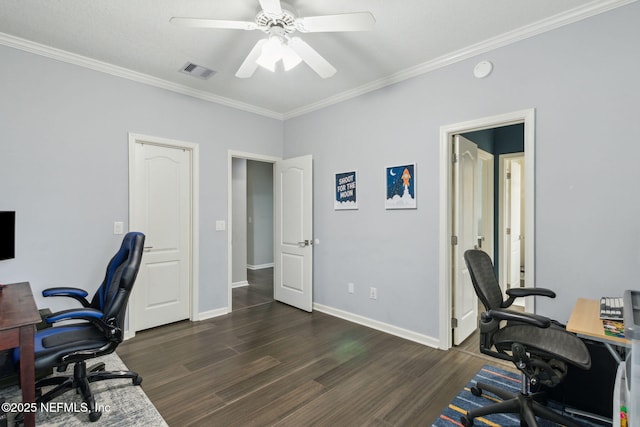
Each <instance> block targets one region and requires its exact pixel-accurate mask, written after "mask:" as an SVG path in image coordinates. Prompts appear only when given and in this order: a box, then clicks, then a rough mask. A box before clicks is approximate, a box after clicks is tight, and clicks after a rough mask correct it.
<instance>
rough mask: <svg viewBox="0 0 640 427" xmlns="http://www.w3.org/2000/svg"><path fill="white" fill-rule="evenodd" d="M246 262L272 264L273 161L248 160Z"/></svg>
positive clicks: (259, 265) (256, 265)
mask: <svg viewBox="0 0 640 427" xmlns="http://www.w3.org/2000/svg"><path fill="white" fill-rule="evenodd" d="M249 218H250V219H251V220H250V222H249V223H248V224H247V264H249V266H250V267H268V266H271V265H273V164H272V163H266V162H256V161H253V160H249V161H247V219H249Z"/></svg>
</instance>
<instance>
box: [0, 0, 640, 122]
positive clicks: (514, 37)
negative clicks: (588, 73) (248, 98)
mask: <svg viewBox="0 0 640 427" xmlns="http://www.w3.org/2000/svg"><path fill="white" fill-rule="evenodd" d="M636 1H638V0H607V1H602V0H594V1H592V2H590V3H587V4H585V5H583V6H580V7H577V8H574V9H571V10H569V11H566V12H563V13H560V14H557V15H554V16H552V17H550V18H547V19H543V20H541V21H538V22H535V23H533V24H530V25H527V26H524V27H521V28H519V29H517V30H514V31H510V32H507V33H504V34H502V35H500V36H497V37H493V38H490V39H487V40H485V41H482V42H479V43H476V44H473V45H471V46H467V47H465V48H463V49H460V50H457V51H454V52H451V53H449V54H446V55H443V56H440V57H439V58H436V59H434V60H431V61H427V62H424V63H422V64H418V65H416V66H413V67H410V68H407V69H405V70H402V71H399V72H397V73H395V74H392V75H390V76H387V77H383V78H381V79H378V80H374V81H372V82H369V83H367V84H364V85H362V86H359V87H357V88H354V89H351V90H348V91H345V92H341V93H338V94H336V95H333V96H330V97H328V98H325V99H322V100H320V101H318V102H314V103H311V104H308V105H305V106H303V107H300V108H296V109H293V110H290V111H288V112H286V113H278V112H276V111H272V110H268V109H266V108H262V107H258V106H255V105H251V104H247V103H244V102H240V101H236V100H234V99H231V98H225V97H222V96H218V95H214V94H212V93H210V92H206V91H202V90H198V89H193V88H190V87H188V86H184V85H180V84H177V83H172V82H169V81H167V80H163V79H159V78H157V77H153V76H150V75H148V74H144V73H139V72H137V71H133V70H129V69H127V68H124V67H119V66H116V65H112V64H108V63H106V62H102V61H98V60H95V59H92V58H87V57H85V56H82V55H77V54H74V53H71V52H67V51H64V50H61V49H57V48H54V47H51V46H46V45H43V44H40V43H35V42H32V41H29V40H25V39H22V38H19V37H15V36H11V35H9V34H5V33H2V32H0V45H5V46H8V47H13V48H15V49H20V50H23V51H26V52H30V53H34V54H36V55H41V56H44V57H47V58H51V59H55V60H58V61H62V62H66V63H69V64H74V65H78V66H81V67H85V68H89V69H92V70H95V71H99V72H103V73H106V74H111V75H113V76H116V77H122V78H125V79H128V80H133V81H136V82H139V83H143V84H147V85H150V86H155V87H158V88H162V89H166V90H169V91H172V92H176V93H180V94H183V95H187V96H191V97H194V98H199V99H202V100H205V101H209V102H213V103H216V104H220V105H224V106H227V107H231V108H235V109H238V110H242V111H246V112H249V113H254V114H258V115H261V116H265V117H269V118H272V119H277V120H283V121H284V120H287V119H291V118H294V117H297V116H301V115H304V114H307V113H310V112H313V111H316V110H319V109H322V108H325V107H328V106H331V105H334V104H337V103H340V102H343V101H346V100H349V99H352V98H355V97H358V96H360V95H364V94H366V93H368V92H372V91H375V90H378V89H382V88H384V87H386V86H390V85H393V84H396V83H399V82H402V81H404V80H407V79H410V78H413V77H417V76H420V75H422V74H426V73H428V72H431V71H434V70H437V69H440V68H443V67H446V66H448V65H451V64H454V63H456V62H460V61H463V60H465V59H468V58H471V57H474V56H476V55H480V54H483V53H486V52H489V51H491V50H494V49H497V48H500V47H504V46H507V45H509V44H512V43H516V42H518V41H521V40H524V39H527V38H530V37H534V36H536V35H538V34H542V33H544V32H547V31H551V30H553V29H556V28H559V27H562V26H565V25H569V24H572V23H574V22H577V21H581V20H583V19H587V18H589V17H592V16H595V15H598V14H601V13H604V12H607V11H609V10H612V9H615V8H618V7H621V6H624V5H627V4H630V3H634V2H636Z"/></svg>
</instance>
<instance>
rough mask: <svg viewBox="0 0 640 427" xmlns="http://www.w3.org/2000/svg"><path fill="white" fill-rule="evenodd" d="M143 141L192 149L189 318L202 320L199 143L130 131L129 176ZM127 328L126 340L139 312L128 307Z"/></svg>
mask: <svg viewBox="0 0 640 427" xmlns="http://www.w3.org/2000/svg"><path fill="white" fill-rule="evenodd" d="M139 142H144V143H145V144H153V145H158V146H163V147H170V148H180V149H183V150H186V151H189V152H190V154H191V235H190V236H189V242H190V244H189V250H190V252H191V256H190V259H191V263H190V265H189V272H190V274H189V277H190V281H189V292H190V295H191V302H190V307H189V320H192V321H197V320H200V318H199V313H198V307H199V290H200V285H199V269H198V268H197V266H199V265H200V239H199V236H200V217H199V212H200V208H199V206H200V169H199V165H200V146H199V145H198V144H195V143H193V142H186V141H178V140H175V139H167V138H160V137H157V136H148V135H141V134H137V133H129V177H132V176H134V168H135V145H136V143H139ZM131 189H132V188H131V178H129V229H131V223H132V219H133V211H132V207H133V203H132V200H133V197H134V195H133V194H132V191H131ZM128 307H135V292H132V293H131V296H130V297H129V304H128ZM128 313H129V316H128V320H129V323H128V326H129V327H128V329H127V331H126V332H125V339H128V338H133V337H134V336H135V333H136V330H137V329H136V313H135V310H133V309H131V310H129V309H128Z"/></svg>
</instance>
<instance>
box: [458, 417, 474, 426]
mask: <svg viewBox="0 0 640 427" xmlns="http://www.w3.org/2000/svg"><path fill="white" fill-rule="evenodd" d="M460 424H462V425H463V426H464V427H471V426H472V425H473V418H469V417H467V416H466V415H463V416H461V417H460Z"/></svg>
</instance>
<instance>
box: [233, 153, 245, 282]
mask: <svg viewBox="0 0 640 427" xmlns="http://www.w3.org/2000/svg"><path fill="white" fill-rule="evenodd" d="M231 162H232V164H231V180H232V183H231V212H232V216H233V233H232V236H231V283H232V285H233V286H240V285H246V284H247V160H246V159H238V158H235V157H234V158H233V159H231Z"/></svg>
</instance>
